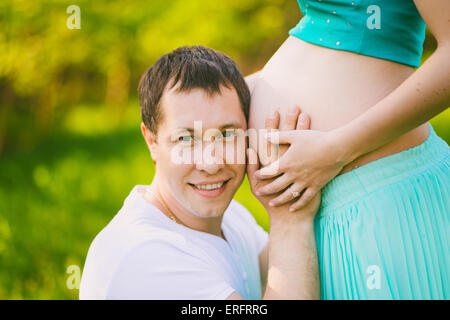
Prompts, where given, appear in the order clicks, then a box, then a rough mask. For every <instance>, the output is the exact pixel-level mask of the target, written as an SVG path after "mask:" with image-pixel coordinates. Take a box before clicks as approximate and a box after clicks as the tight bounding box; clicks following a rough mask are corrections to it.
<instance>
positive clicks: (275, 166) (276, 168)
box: [254, 158, 284, 180]
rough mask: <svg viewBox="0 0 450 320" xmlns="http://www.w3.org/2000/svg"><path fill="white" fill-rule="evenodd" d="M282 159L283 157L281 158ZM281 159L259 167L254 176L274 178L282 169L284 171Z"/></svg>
mask: <svg viewBox="0 0 450 320" xmlns="http://www.w3.org/2000/svg"><path fill="white" fill-rule="evenodd" d="M280 159H282V158H280ZM280 159H278V160H276V161H274V162H272V163H271V164H269V165H268V166H266V167H264V168H261V169H259V170H258V171H256V172H255V175H254V177H255V178H257V179H261V180H264V179H270V178H274V177H276V176H277V175H279V174H280V171H284V170H283V167H281V165H280V164H281V163H280Z"/></svg>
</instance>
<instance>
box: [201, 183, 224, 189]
mask: <svg viewBox="0 0 450 320" xmlns="http://www.w3.org/2000/svg"><path fill="white" fill-rule="evenodd" d="M221 186H223V182H220V183H215V184H196V185H195V187H196V188H198V189H202V190H214V189H219V188H220V187H221Z"/></svg>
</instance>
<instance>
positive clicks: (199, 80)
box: [139, 46, 250, 134]
mask: <svg viewBox="0 0 450 320" xmlns="http://www.w3.org/2000/svg"><path fill="white" fill-rule="evenodd" d="M169 82H170V87H168V88H167V89H168V90H169V89H172V88H173V87H175V85H177V84H179V86H178V87H177V89H176V90H177V91H178V92H188V91H190V90H191V89H203V90H205V91H206V92H207V93H208V95H210V96H213V95H214V94H219V93H220V85H223V86H225V87H227V88H229V89H231V88H232V87H234V89H236V92H237V95H238V97H239V100H240V103H241V107H242V110H243V112H244V115H245V118H246V120H248V113H249V108H250V91H249V89H248V86H247V83H246V82H245V80H244V78H243V76H242V74H241V72H240V70H239V68H238V67H237V65H236V63H235V62H234V61H233V60H232V59H231V58H230V57H228V56H227V55H226V54H224V53H221V52H218V51H216V50H214V49H211V48H206V47H203V46H191V47H180V48H178V49H175V50H174V51H172V52H169V53H167V54H165V55H163V56H162V57H161V58H159V59H158V60H157V61H156V62H155V63H154V64H153V65H152V66H151V67H150V68H149V69H148V70H147V71H146V72H145V73H144V75H143V76H142V78H141V80H140V82H139V100H140V106H141V117H142V121H143V122H144V124H145V126H146V127H147V128H148V129H149V130H150V131H151V132H153V133H155V134H156V131H157V129H158V124H159V122H160V121H161V118H162V112H161V106H160V100H161V97H162V94H163V92H164V90H165V89H166V87H167V86H168V85H169ZM186 111H187V112H188V111H189V110H186Z"/></svg>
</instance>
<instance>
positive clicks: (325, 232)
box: [315, 125, 450, 299]
mask: <svg viewBox="0 0 450 320" xmlns="http://www.w3.org/2000/svg"><path fill="white" fill-rule="evenodd" d="M429 127H430V134H429V137H428V138H427V140H426V141H425V142H424V143H422V144H421V145H419V146H417V147H414V148H411V149H408V150H405V151H402V152H400V153H397V154H394V155H390V156H387V157H385V158H382V159H379V160H376V161H373V162H371V163H368V164H366V165H364V166H361V167H359V168H357V169H355V170H352V171H350V172H347V173H344V174H342V175H340V176H337V177H336V178H334V179H333V180H331V181H330V182H329V183H328V184H327V185H326V186H325V187H324V188H323V190H322V204H321V208H320V211H319V213H318V216H317V218H316V224H315V228H316V241H317V249H318V254H319V266H320V280H321V296H322V298H323V299H448V298H449V297H450V275H449V272H450V244H449V240H450V236H449V230H450V148H449V147H448V145H447V143H446V142H445V141H443V140H442V139H441V138H440V137H438V136H437V135H436V133H435V132H434V130H433V128H432V127H431V125H430V126H429Z"/></svg>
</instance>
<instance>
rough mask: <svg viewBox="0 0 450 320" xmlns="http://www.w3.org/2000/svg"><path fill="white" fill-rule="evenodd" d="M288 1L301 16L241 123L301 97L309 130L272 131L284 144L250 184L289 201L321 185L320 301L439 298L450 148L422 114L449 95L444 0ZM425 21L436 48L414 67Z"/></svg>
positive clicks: (445, 264) (449, 36) (448, 14)
mask: <svg viewBox="0 0 450 320" xmlns="http://www.w3.org/2000/svg"><path fill="white" fill-rule="evenodd" d="M298 3H299V5H300V9H301V11H302V13H303V15H304V17H303V18H302V19H301V20H300V22H299V23H298V24H297V26H296V27H294V28H293V29H292V30H290V32H289V37H288V38H287V40H286V41H285V42H284V43H283V44H282V46H281V47H280V48H279V49H278V51H277V52H276V53H275V54H274V56H273V57H272V58H271V59H270V60H269V62H268V63H267V64H266V65H265V66H264V68H263V69H262V70H261V71H260V72H258V73H256V74H254V75H251V76H249V77H247V81H248V83H249V86H250V89H251V92H252V103H251V111H250V127H253V128H257V129H259V128H264V124H265V120H266V116H267V115H271V114H274V111H275V110H278V111H279V112H280V113H281V119H284V116H283V115H284V114H286V113H287V112H289V110H290V109H292V106H293V105H299V106H300V107H301V109H302V111H304V112H306V113H307V114H309V115H310V117H311V129H312V130H297V131H286V132H279V133H278V134H277V135H276V136H274V137H272V139H273V140H272V141H274V142H276V141H277V139H278V143H280V144H283V145H285V146H284V148H285V149H286V148H287V151H286V152H285V153H284V154H283V155H282V157H281V158H280V159H279V160H277V161H275V162H274V163H272V165H270V166H267V167H265V168H263V169H261V170H259V171H258V172H257V173H256V178H257V179H272V180H271V182H270V183H269V184H266V185H265V186H264V187H262V188H260V189H259V190H256V192H257V193H258V191H259V195H263V196H270V197H271V204H272V205H274V206H278V205H281V204H283V203H286V202H290V203H291V209H292V210H294V211H295V210H296V209H298V208H300V207H302V206H304V205H305V204H306V203H308V201H310V200H311V199H312V198H313V197H314V196H315V195H316V194H317V193H318V192H319V190H322V204H321V208H320V211H319V213H318V216H317V218H316V224H315V227H316V241H317V249H318V254H319V265H320V273H321V279H320V280H321V297H322V298H324V299H448V298H449V297H450V275H449V270H450V262H449V260H450V258H449V256H450V247H449V243H450V241H449V240H450V237H449V227H450V222H449V220H450V191H449V190H450V151H449V150H450V149H449V147H448V145H447V144H446V143H445V142H444V141H443V140H442V139H441V138H439V137H438V136H437V135H436V133H435V132H434V130H433V128H432V127H431V125H430V124H429V123H428V122H427V121H428V120H429V119H431V118H432V117H434V116H435V115H437V114H439V113H440V112H442V111H443V110H445V109H446V107H447V106H448V105H450V91H449V87H450V2H449V1H448V0H414V1H413V0H396V1H392V0H315V1H313V0H299V1H298ZM425 23H426V24H427V25H428V27H429V29H430V31H431V32H432V33H433V35H434V36H435V38H436V39H437V42H438V47H437V50H436V51H435V52H434V53H433V54H432V55H431V56H430V58H429V59H428V60H427V61H426V62H425V63H424V64H423V65H422V66H420V68H418V69H417V70H416V69H415V67H416V68H417V67H419V64H420V59H421V54H422V45H423V40H424V37H425V26H426V25H425ZM281 126H282V124H281ZM253 147H254V148H255V144H253ZM273 166H276V167H273ZM274 168H278V171H276V173H275V174H274V173H273V170H272V169H274ZM269 169H270V170H269Z"/></svg>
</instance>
